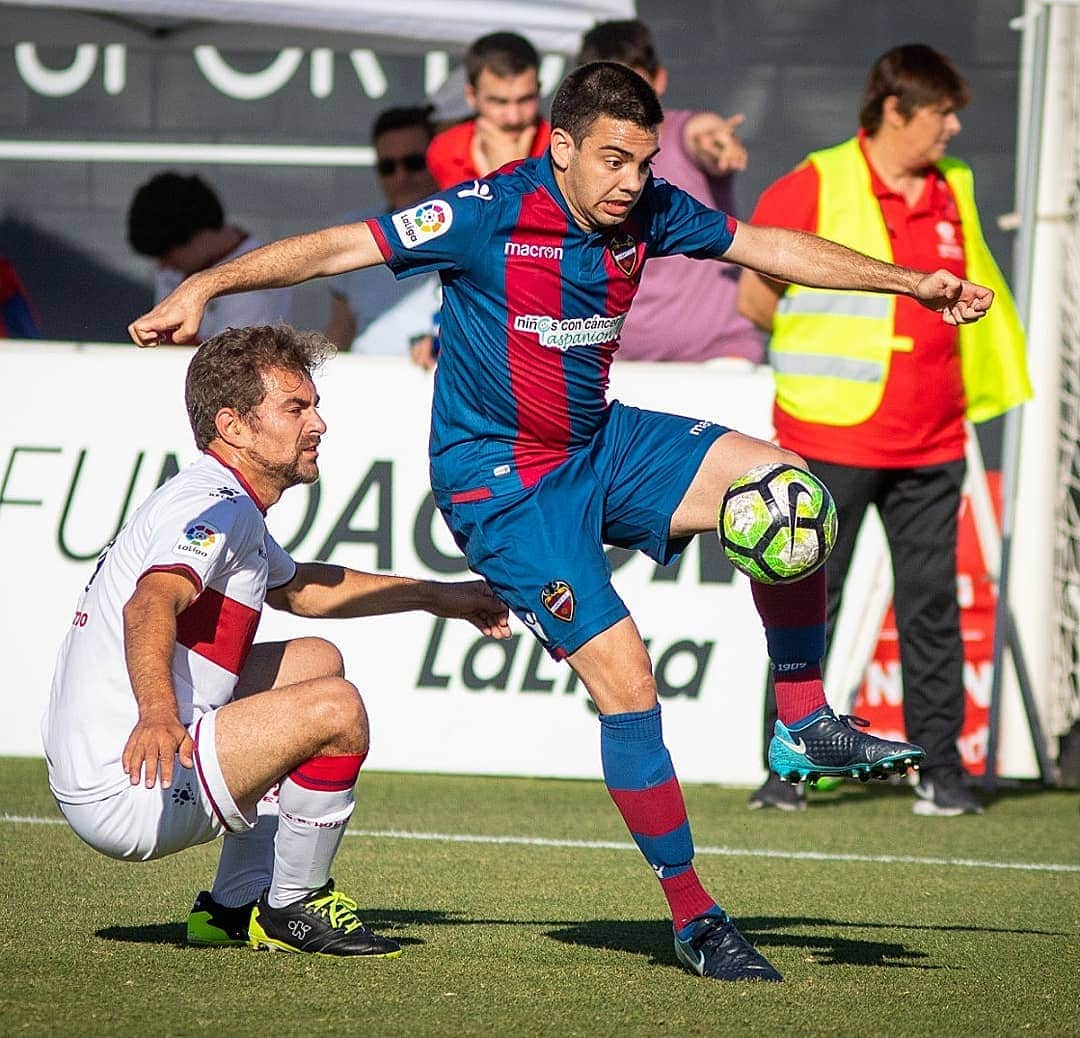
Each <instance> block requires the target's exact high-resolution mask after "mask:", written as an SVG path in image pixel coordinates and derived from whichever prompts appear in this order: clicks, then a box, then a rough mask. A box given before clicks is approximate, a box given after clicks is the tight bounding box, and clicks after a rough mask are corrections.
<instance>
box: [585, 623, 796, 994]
mask: <svg viewBox="0 0 1080 1038" xmlns="http://www.w3.org/2000/svg"><path fill="white" fill-rule="evenodd" d="M568 662H569V663H570V665H571V666H572V667H573V668H574V670H575V671H576V672H577V674H578V675H579V677H580V678H581V680H582V681H583V682H584V684H585V687H586V688H587V689H588V691H589V694H590V695H591V696H592V698H593V702H595V703H596V705H597V707H598V708H599V710H600V753H601V760H602V763H603V771H604V782H605V783H606V785H607V788H608V792H609V793H610V794H611V798H612V800H614V802H615V806H616V807H617V808H618V809H619V813H620V814H621V815H622V816H623V820H624V821H625V822H626V826H627V828H628V829H629V830H630V834H631V836H633V838H634V842H635V843H637V845H638V847H639V849H640V850H641V853H642V854H643V855H644V856H645V860H646V861H647V862H648V863H649V865H650V867H651V868H652V870H653V872H655V873H656V878H657V879H658V880H659V881H660V886H661V889H662V890H663V892H664V896H665V897H666V898H667V902H668V906H669V908H670V909H671V917H672V925H673V927H674V930H675V951H676V954H677V956H678V958H679V961H680V962H682V963H683V965H685V966H686V967H688V968H689V969H691V970H693V971H694V972H696V973H697V974H699V975H701V976H706V977H711V978H713V979H716V980H771V981H779V980H782V979H783V977H782V976H781V974H780V973H779V972H777V971H776V970H775V969H774V968H773V967H772V966H771V965H770V964H769V963H768V962H767V961H766V960H765V959H764V958H763V957H762V956H761V955H759V954H758V953H757V952H756V951H755V950H754V948H753V946H752V945H751V944H750V943H749V942H748V941H747V940H746V939H745V938H744V937H743V936H742V935H741V934H740V933H739V931H738V930H737V929H736V928H735V924H734V923H733V922H732V921H731V920H730V918H729V917H728V916H727V913H725V912H724V911H723V909H721V908H720V907H719V906H718V905H717V903H716V901H715V900H714V899H713V897H712V895H711V894H709V893H708V892H707V891H706V890H705V888H704V887H703V886H702V884H701V881H700V880H699V879H698V876H697V872H696V871H695V870H694V866H693V858H694V841H693V836H692V835H691V832H690V822H689V820H688V819H687V816H686V806H685V804H684V802H683V795H682V787H681V786H680V785H679V780H678V778H677V777H676V775H675V769H674V767H673V766H672V763H671V756H670V754H669V753H668V750H667V747H666V746H665V745H664V736H663V730H662V728H661V722H660V705H659V703H658V702H657V697H656V683H655V681H654V679H653V675H652V666H651V664H650V662H649V655H648V652H647V651H646V649H645V645H644V643H643V642H642V640H641V636H640V635H639V633H638V630H637V627H636V626H635V624H634V621H633V620H632V619H630V617H626V618H624V619H622V620H620V621H619V622H618V623H616V624H615V625H614V626H613V627H610V628H608V629H607V630H606V631H603V632H602V633H601V634H599V635H596V636H595V637H594V638H592V639H590V640H589V641H588V642H586V644H585V645H584V646H582V647H581V648H580V649H578V650H577V651H576V652H574V653H573V654H571V655H570V656H569V657H568Z"/></svg>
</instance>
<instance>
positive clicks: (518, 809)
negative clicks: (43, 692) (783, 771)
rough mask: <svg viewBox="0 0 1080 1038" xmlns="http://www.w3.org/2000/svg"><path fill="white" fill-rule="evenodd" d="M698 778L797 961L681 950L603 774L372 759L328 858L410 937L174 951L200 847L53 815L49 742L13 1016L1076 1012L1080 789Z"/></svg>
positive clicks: (13, 845)
mask: <svg viewBox="0 0 1080 1038" xmlns="http://www.w3.org/2000/svg"><path fill="white" fill-rule="evenodd" d="M685 792H686V800H687V805H688V808H689V811H690V817H691V821H692V823H693V825H694V832H695V838H696V842H697V845H698V858H697V867H698V871H699V873H700V874H701V876H702V878H703V879H704V881H705V883H706V886H707V887H708V888H709V889H710V890H711V891H712V892H713V893H714V895H715V896H716V897H717V898H718V899H719V900H720V902H721V903H722V904H723V905H724V906H725V907H727V908H728V909H729V910H730V911H731V913H732V915H733V916H734V917H735V918H736V920H737V921H738V923H739V925H740V927H741V929H742V930H743V932H744V933H746V934H747V935H748V936H749V937H750V938H751V939H752V940H753V941H754V942H755V943H756V944H757V946H758V947H759V948H760V949H761V950H762V951H763V952H764V953H765V954H766V955H767V956H768V958H769V959H770V960H771V961H772V962H773V963H774V964H775V965H776V966H777V967H778V968H779V969H780V970H781V972H783V973H784V974H785V977H786V981H785V983H784V984H781V985H753V984H721V983H717V982H711V981H705V980H701V979H699V978H696V977H693V976H691V975H689V974H688V973H686V972H684V971H683V970H681V969H680V968H679V967H678V966H677V965H676V964H675V956H674V952H673V950H672V947H671V932H670V924H669V922H668V919H667V914H666V910H665V905H664V902H663V898H662V897H661V895H660V892H659V889H658V886H657V884H656V880H655V879H654V878H653V876H652V874H651V872H650V871H649V869H648V867H647V866H646V865H645V864H644V862H643V861H642V860H641V858H640V856H639V855H638V853H637V850H636V848H634V847H633V845H632V844H631V843H630V841H629V838H628V837H627V834H626V832H625V830H624V829H623V827H622V823H621V820H620V819H619V817H618V814H617V813H616V811H615V809H614V807H613V805H612V804H611V802H610V800H609V799H608V797H607V794H606V793H605V791H604V789H603V787H602V786H601V785H600V784H599V783H594V782H561V781H539V780H525V779H491V778H487V779H480V778H460V777H446V776H432V775H391V774H379V773H370V774H363V775H362V776H361V780H360V785H359V788H358V807H357V811H356V814H355V815H354V816H353V824H352V828H351V830H350V832H349V835H348V836H347V837H346V839H345V840H344V842H343V846H342V850H341V853H340V855H339V857H338V860H337V863H336V867H335V876H336V879H337V881H338V885H339V886H340V887H341V888H342V889H343V890H345V891H346V892H348V893H350V894H352V895H353V896H355V897H356V898H357V899H358V900H359V901H360V904H361V906H362V907H363V909H364V911H363V918H364V920H365V921H366V922H367V923H368V924H369V925H371V926H372V927H374V928H375V929H377V930H380V931H384V932H386V933H388V934H390V935H391V936H393V937H394V938H396V939H397V940H399V941H400V942H401V943H402V945H403V946H404V949H405V953H404V954H403V955H402V956H401V958H399V959H397V960H392V961H381V962H357V961H351V962H335V961H332V960H327V959H318V960H311V959H307V958H304V957H301V956H291V955H284V954H280V955H271V954H260V953H256V952H252V951H249V950H247V949H194V948H188V947H186V946H185V944H184V921H185V920H186V917H187V911H188V908H189V906H190V903H191V899H192V896H193V895H194V894H195V892H196V891H197V890H199V889H200V888H204V887H207V886H208V885H209V882H210V879H211V877H212V875H213V869H214V864H215V862H216V850H215V848H214V847H213V846H212V845H211V846H206V847H200V848H196V849H194V850H191V851H188V852H186V853H184V854H181V855H178V856H175V857H173V858H169V859H166V860H164V861H160V862H153V863H149V864H144V865H135V864H126V863H121V862H113V861H110V860H108V859H106V858H103V857H101V856H100V855H97V854H95V853H94V852H92V851H91V850H90V849H89V848H87V847H85V846H83V845H82V844H81V843H80V842H79V841H78V840H77V839H76V837H75V836H74V835H73V834H72V833H71V832H70V830H68V829H67V828H66V826H63V825H59V824H52V823H55V821H56V820H57V819H58V818H59V815H58V812H57V810H56V807H55V805H53V803H52V801H51V799H50V797H49V794H48V789H47V787H46V784H45V772H44V765H43V763H42V762H41V761H37V760H11V759H9V760H2V761H0V816H2V818H3V820H2V821H0V863H2V868H0V919H2V921H3V925H2V926H0V1014H2V1015H0V1020H2V1021H3V1031H4V1033H5V1034H10V1035H15V1034H40V1035H45V1034H49V1035H68V1034H71V1035H75V1034H78V1035H112V1034H115V1035H132V1034H153V1035H188V1034H191V1035H195V1034H206V1033H210V1032H216V1033H218V1034H220V1035H224V1034H226V1033H237V1034H239V1033H246V1034H269V1033H275V1034H293V1033H297V1034H298V1033H304V1034H342V1035H344V1034H350V1035H391V1034H394V1035H405V1036H413V1035H450V1034H453V1035H504V1034H506V1035H510V1034H515V1035H560V1036H570V1035H587V1036H606V1035H619V1036H636V1035H650V1036H656V1035H673V1036H697V1035H713V1034H720V1035H742V1034H747V1035H758V1034H761V1035H767V1034H780V1035H784V1034H787V1035H798V1036H799V1038H803V1036H812V1035H852V1036H855V1035H858V1036H859V1038H866V1036H874V1035H890V1036H893V1035H923V1034H938V1035H998V1034H1002V1035H1005V1034H1008V1035H1013V1034H1020V1033H1029V1034H1035V1035H1077V1034H1080V1023H1078V1020H1080V1015H1078V1014H1080V968H1078V966H1077V963H1078V962H1080V816H1078V806H1080V796H1078V795H1077V794H1075V793H1063V792H1036V791H1022V792H1017V791H1013V792H1006V793H1002V794H1000V795H999V796H998V797H997V799H996V800H995V801H993V802H992V804H991V805H990V807H989V809H988V811H987V813H986V814H985V815H984V816H982V817H979V818H973V817H963V818H953V819H937V818H917V817H915V816H914V815H912V813H911V799H912V798H911V794H910V792H908V791H907V790H904V789H897V788H892V787H887V786H880V785H878V786H874V787H870V788H865V789H864V788H861V787H859V786H857V785H850V786H845V787H843V788H842V789H840V790H838V791H836V792H834V793H830V794H814V793H812V794H811V802H810V809H809V810H808V811H806V812H803V813H801V814H799V815H789V814H780V813H778V812H768V811H758V812H750V811H748V810H747V809H746V806H745V805H746V795H747V794H746V791H745V790H731V789H723V788H719V787H716V786H688V787H687V788H686V790H685ZM19 819H22V820H19ZM507 837H509V838H520V839H509V840H507V839H500V838H507ZM886 858H892V859H893V860H885V859H886ZM896 859H911V860H896ZM1047 866H1057V867H1056V868H1054V867H1049V868H1048V867H1047Z"/></svg>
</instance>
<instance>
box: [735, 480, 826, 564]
mask: <svg viewBox="0 0 1080 1038" xmlns="http://www.w3.org/2000/svg"><path fill="white" fill-rule="evenodd" d="M717 528H718V532H719V534H720V543H721V544H722V545H723V546H724V553H725V554H726V555H727V557H728V558H729V559H730V560H731V562H732V564H733V565H734V566H735V567H736V568H737V569H741V570H742V571H743V573H745V574H746V575H747V576H749V577H751V578H752V579H754V580H758V581H761V582H762V583H763V584H788V583H791V582H792V581H795V580H801V579H802V578H803V577H805V576H808V575H809V574H811V573H813V572H814V570H816V569H817V568H818V567H819V566H821V565H822V564H823V563H824V562H825V560H826V559H827V558H828V557H829V553H830V552H831V551H832V549H833V544H835V543H836V505H835V504H833V499H832V495H831V494H830V493H829V491H828V490H827V489H826V487H825V484H824V483H822V482H821V480H819V479H817V478H816V477H815V476H812V475H811V474H810V473H809V472H807V471H805V470H804V469H798V468H795V466H794V465H784V464H772V465H758V466H757V467H756V468H752V469H751V470H750V471H749V472H747V473H746V474H745V475H742V476H740V477H739V478H738V479H736V480H735V481H734V482H733V483H732V484H731V486H730V487H728V492H727V493H726V494H725V495H724V500H723V503H722V504H721V505H720V516H719V521H718V523H717Z"/></svg>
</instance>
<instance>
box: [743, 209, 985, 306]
mask: <svg viewBox="0 0 1080 1038" xmlns="http://www.w3.org/2000/svg"><path fill="white" fill-rule="evenodd" d="M724 259H726V260H731V261H733V262H735V263H739V264H741V265H742V266H744V267H749V268H750V269H751V270H754V271H756V272H757V273H759V274H764V275H766V276H768V277H771V278H774V279H776V280H778V281H788V282H792V283H794V284H797V285H806V286H808V287H810V288H833V289H842V290H848V291H858V292H892V293H895V294H897V295H906V296H912V297H914V298H915V299H917V300H918V301H919V302H920V303H921V304H922V305H923V306H925V307H927V308H928V309H931V310H936V311H937V312H938V313H940V314H941V315H942V319H943V320H944V321H945V322H946V323H947V324H970V323H971V322H972V321H977V320H979V318H980V317H982V316H984V315H985V313H986V311H987V310H988V309H989V308H990V304H991V303H992V302H993V298H994V293H993V292H991V291H990V289H988V288H983V287H982V286H981V285H974V284H972V283H971V282H969V281H964V280H962V279H961V278H958V277H957V276H956V275H955V274H951V273H949V271H947V270H938V271H935V272H934V273H933V274H927V273H926V272H925V271H921V270H912V269H910V268H908V267H898V266H896V265H895V264H892V263H884V262H882V261H881V260H876V259H873V258H872V257H870V256H865V255H863V253H861V252H856V251H855V250H854V249H849V248H847V247H845V246H843V245H838V244H837V243H836V242H834V241H829V240H828V239H827V238H820V237H818V236H817V235H815V234H808V233H807V232H805V231H794V230H790V229H788V228H786V227H756V226H754V225H753V224H748V223H740V224H739V225H738V229H737V230H736V232H735V237H734V239H733V240H732V243H731V246H730V248H729V249H728V251H727V252H726V253H725V254H724Z"/></svg>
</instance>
